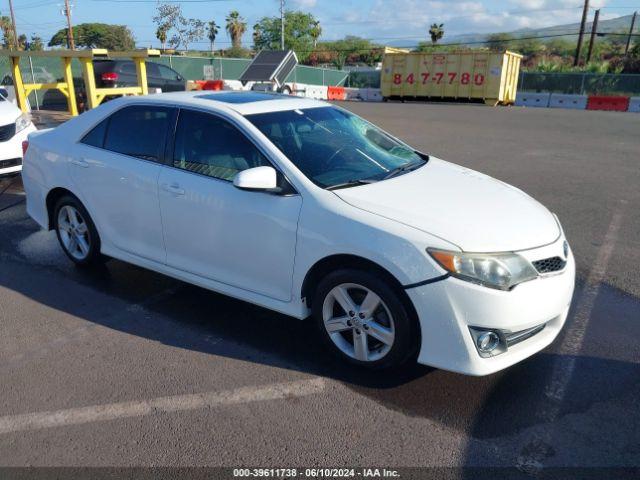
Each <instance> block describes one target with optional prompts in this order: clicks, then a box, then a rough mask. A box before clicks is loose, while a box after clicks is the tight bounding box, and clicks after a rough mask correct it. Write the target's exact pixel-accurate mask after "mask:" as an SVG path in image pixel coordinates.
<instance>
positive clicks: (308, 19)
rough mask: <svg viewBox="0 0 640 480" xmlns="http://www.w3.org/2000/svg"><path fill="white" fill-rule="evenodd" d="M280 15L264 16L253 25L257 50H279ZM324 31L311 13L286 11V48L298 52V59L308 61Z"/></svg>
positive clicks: (254, 42)
mask: <svg viewBox="0 0 640 480" xmlns="http://www.w3.org/2000/svg"><path fill="white" fill-rule="evenodd" d="M280 21H281V20H280V17H263V18H261V19H260V21H259V22H258V23H257V24H256V25H254V27H253V44H254V48H255V49H256V50H279V49H280V48H281V47H280V29H281V25H282V24H281V23H280ZM321 33H322V28H321V27H320V22H318V20H316V19H315V17H314V16H313V15H312V14H310V13H304V12H291V11H290V12H285V14H284V48H285V49H291V50H294V51H295V52H296V54H297V55H298V59H299V60H300V61H302V62H304V61H306V60H307V58H309V55H310V54H311V51H312V50H313V49H314V48H315V46H316V45H317V40H318V38H319V37H320V35H321Z"/></svg>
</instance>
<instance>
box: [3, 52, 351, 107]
mask: <svg viewBox="0 0 640 480" xmlns="http://www.w3.org/2000/svg"><path fill="white" fill-rule="evenodd" d="M150 61H153V62H157V63H162V64H164V65H167V66H169V67H171V68H173V69H174V70H175V71H177V72H178V73H179V74H180V75H182V76H183V77H184V78H186V79H187V80H201V79H203V78H204V67H205V66H208V65H211V66H213V79H225V80H237V79H238V78H240V75H242V72H244V70H245V69H246V68H247V66H248V65H249V63H251V60H250V59H245V58H208V57H187V56H182V55H163V56H161V57H160V58H154V59H151V60H150ZM20 70H21V72H22V78H23V80H24V81H25V82H27V83H53V82H56V81H61V80H62V78H63V72H62V62H61V61H60V59H59V58H51V57H23V58H21V59H20ZM71 70H72V72H73V77H74V79H75V83H76V86H78V85H80V84H82V67H81V65H80V62H79V61H78V60H77V59H73V60H72V62H71ZM348 77H349V72H345V71H342V70H333V69H329V68H315V67H307V66H305V65H298V66H297V67H296V68H295V70H294V71H293V72H291V74H290V75H289V76H288V77H287V80H286V81H287V82H295V83H306V84H309V85H328V86H340V85H345V82H346V81H347V79H348ZM0 83H2V84H3V85H12V84H13V80H12V78H11V69H10V61H9V59H8V58H7V57H0ZM29 102H30V103H31V105H32V107H38V106H41V105H43V104H44V106H45V108H46V106H47V105H52V106H56V107H57V106H64V105H66V100H65V98H64V96H63V95H62V93H60V92H58V91H57V90H44V91H39V92H32V93H31V94H30V95H29Z"/></svg>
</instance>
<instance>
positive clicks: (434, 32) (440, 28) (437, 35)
mask: <svg viewBox="0 0 640 480" xmlns="http://www.w3.org/2000/svg"><path fill="white" fill-rule="evenodd" d="M429 35H430V36H431V42H432V43H433V44H434V45H435V44H436V43H438V40H440V39H441V38H442V37H444V23H441V24H440V25H438V24H437V23H434V24H432V25H431V28H429Z"/></svg>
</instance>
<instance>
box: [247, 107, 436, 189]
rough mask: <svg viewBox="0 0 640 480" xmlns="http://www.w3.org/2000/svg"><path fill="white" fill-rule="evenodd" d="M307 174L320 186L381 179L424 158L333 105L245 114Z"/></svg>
mask: <svg viewBox="0 0 640 480" xmlns="http://www.w3.org/2000/svg"><path fill="white" fill-rule="evenodd" d="M247 119H248V120H249V121H250V122H252V123H253V124H254V125H255V126H256V127H257V128H258V129H260V131H261V132H262V133H264V134H265V135H266V136H267V138H269V140H271V142H273V144H274V145H276V147H278V148H279V149H280V151H282V153H284V154H285V155H286V156H287V157H288V158H289V159H290V160H291V161H292V162H293V163H294V164H295V165H296V166H297V167H298V168H299V169H300V170H301V171H302V172H303V173H304V174H305V175H306V176H307V177H309V179H311V180H312V181H313V182H314V183H315V184H316V185H319V186H321V187H323V188H333V187H335V188H338V187H341V186H351V185H356V184H359V183H370V182H374V181H378V180H383V179H385V178H388V177H390V176H393V175H394V174H396V173H401V172H403V171H404V170H405V167H406V168H409V167H417V166H420V165H422V164H424V163H426V161H425V160H424V159H423V158H422V157H421V156H420V155H419V154H418V153H416V152H415V151H414V150H413V149H411V148H410V147H408V146H407V145H405V144H403V143H400V142H398V141H397V140H395V139H393V138H392V137H391V136H389V135H388V134H387V133H385V132H383V131H382V130H380V129H379V128H377V127H375V126H374V125H372V124H370V123H369V122H367V121H365V120H363V119H362V118H360V117H358V116H357V115H354V114H352V113H349V112H346V111H344V110H341V109H338V108H335V107H320V108H309V109H304V110H288V111H283V112H270V113H261V114H256V115H248V116H247Z"/></svg>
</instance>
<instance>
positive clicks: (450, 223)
mask: <svg viewBox="0 0 640 480" xmlns="http://www.w3.org/2000/svg"><path fill="white" fill-rule="evenodd" d="M334 193H335V194H336V195H338V196H339V197H340V198H341V199H342V200H344V201H345V202H347V203H349V204H350V205H352V206H354V207H357V208H360V209H362V210H366V211H368V212H371V213H374V214H377V215H380V216H383V217H385V218H389V219H391V220H395V221H398V222H401V223H403V224H406V225H409V226H411V227H414V228H417V229H419V230H422V231H424V232H427V233H430V234H432V235H435V236H437V237H440V238H442V239H444V240H447V241H448V242H450V243H453V244H455V245H457V246H458V247H460V249H462V250H463V251H467V252H507V251H517V250H525V249H528V248H534V247H538V246H542V245H546V244H549V243H552V242H553V241H555V240H557V238H558V236H559V235H560V227H559V225H558V223H557V221H556V219H555V217H554V216H553V214H551V212H549V210H547V209H546V208H545V207H544V206H542V205H541V204H540V203H538V202H537V201H535V200H534V199H533V198H531V197H530V196H528V195H527V194H526V193H524V192H522V191H521V190H518V189H517V188H515V187H512V186H510V185H507V184H506V183H504V182H501V181H499V180H496V179H494V178H491V177H489V176H487V175H484V174H481V173H478V172H475V171H473V170H470V169H468V168H464V167H460V166H458V165H454V164H452V163H448V162H445V161H443V160H440V159H436V158H433V157H431V159H430V160H429V162H428V163H427V164H426V165H424V166H423V167H421V168H418V169H417V170H414V171H412V172H409V173H406V174H404V175H400V176H398V177H395V178H391V179H388V180H384V181H381V182H377V183H372V184H369V185H362V186H358V187H351V188H344V189H340V190H334Z"/></svg>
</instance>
